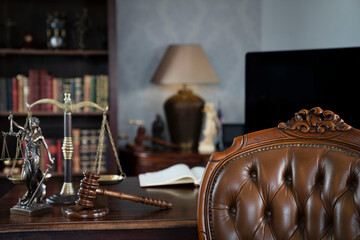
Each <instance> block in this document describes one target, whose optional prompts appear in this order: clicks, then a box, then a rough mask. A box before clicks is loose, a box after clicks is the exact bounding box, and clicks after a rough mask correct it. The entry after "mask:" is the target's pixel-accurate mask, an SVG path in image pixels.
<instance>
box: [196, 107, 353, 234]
mask: <svg viewBox="0 0 360 240" xmlns="http://www.w3.org/2000/svg"><path fill="white" fill-rule="evenodd" d="M302 111H305V112H302ZM302 111H300V112H299V113H297V115H296V116H295V120H294V119H292V120H290V121H289V122H287V123H286V124H285V123H282V124H280V125H279V127H278V128H273V129H268V130H264V131H260V132H256V133H252V134H248V135H245V136H241V137H239V138H237V139H236V140H235V141H234V144H233V146H232V147H231V148H230V149H228V150H227V151H225V152H223V153H214V154H213V155H212V157H211V159H210V161H209V163H208V166H207V169H206V172H205V176H204V178H203V183H202V185H201V188H200V194H199V202H198V229H199V237H200V239H221V240H223V239H359V238H360V185H359V182H360V162H359V158H360V131H359V130H357V129H354V128H351V127H350V126H349V125H347V124H345V123H344V122H343V121H342V120H341V119H340V118H338V116H337V115H335V114H333V113H332V112H330V113H331V114H330V115H329V111H322V110H321V109H320V108H314V109H311V110H310V111H307V110H302ZM303 113H305V115H303ZM319 114H320V117H319V118H315V119H314V116H317V115H319ZM334 119H335V120H336V121H334ZM315 120H316V121H315ZM317 120H319V121H317ZM314 121H315V122H316V124H313V123H314ZM304 122H308V124H304ZM324 122H325V123H333V124H325V125H328V126H327V127H326V126H325V125H324ZM298 123H301V124H298ZM294 124H295V125H294ZM298 126H300V127H298ZM319 126H320V127H319Z"/></svg>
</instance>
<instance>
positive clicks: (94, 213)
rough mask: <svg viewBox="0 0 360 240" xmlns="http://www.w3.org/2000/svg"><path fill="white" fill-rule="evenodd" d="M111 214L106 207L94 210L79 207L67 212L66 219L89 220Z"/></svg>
mask: <svg viewBox="0 0 360 240" xmlns="http://www.w3.org/2000/svg"><path fill="white" fill-rule="evenodd" d="M108 214H109V209H108V208H107V207H104V206H100V205H99V206H94V207H93V208H86V207H83V206H79V205H73V206H70V207H69V208H68V209H67V210H65V214H64V215H65V217H68V218H77V219H79V218H80V219H87V218H101V217H105V216H106V215H108Z"/></svg>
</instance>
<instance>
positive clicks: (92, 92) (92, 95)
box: [90, 76, 96, 111]
mask: <svg viewBox="0 0 360 240" xmlns="http://www.w3.org/2000/svg"><path fill="white" fill-rule="evenodd" d="M90 101H92V102H93V103H96V76H91V85H90ZM90 109H91V111H95V109H94V108H93V107H92V108H90Z"/></svg>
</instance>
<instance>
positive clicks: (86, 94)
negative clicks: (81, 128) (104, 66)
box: [83, 74, 91, 112]
mask: <svg viewBox="0 0 360 240" xmlns="http://www.w3.org/2000/svg"><path fill="white" fill-rule="evenodd" d="M90 86H91V75H88V74H86V75H85V76H84V86H83V92H84V101H91V99H90ZM84 112H90V107H88V106H86V107H84Z"/></svg>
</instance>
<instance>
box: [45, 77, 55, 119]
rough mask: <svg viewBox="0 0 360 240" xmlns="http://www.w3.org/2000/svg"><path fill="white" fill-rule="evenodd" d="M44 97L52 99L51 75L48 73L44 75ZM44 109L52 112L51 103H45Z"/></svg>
mask: <svg viewBox="0 0 360 240" xmlns="http://www.w3.org/2000/svg"><path fill="white" fill-rule="evenodd" d="M46 87H47V88H46V98H50V99H53V76H52V75H50V74H47V76H46ZM45 107H46V111H47V112H52V111H53V105H52V104H50V103H48V104H45Z"/></svg>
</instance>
